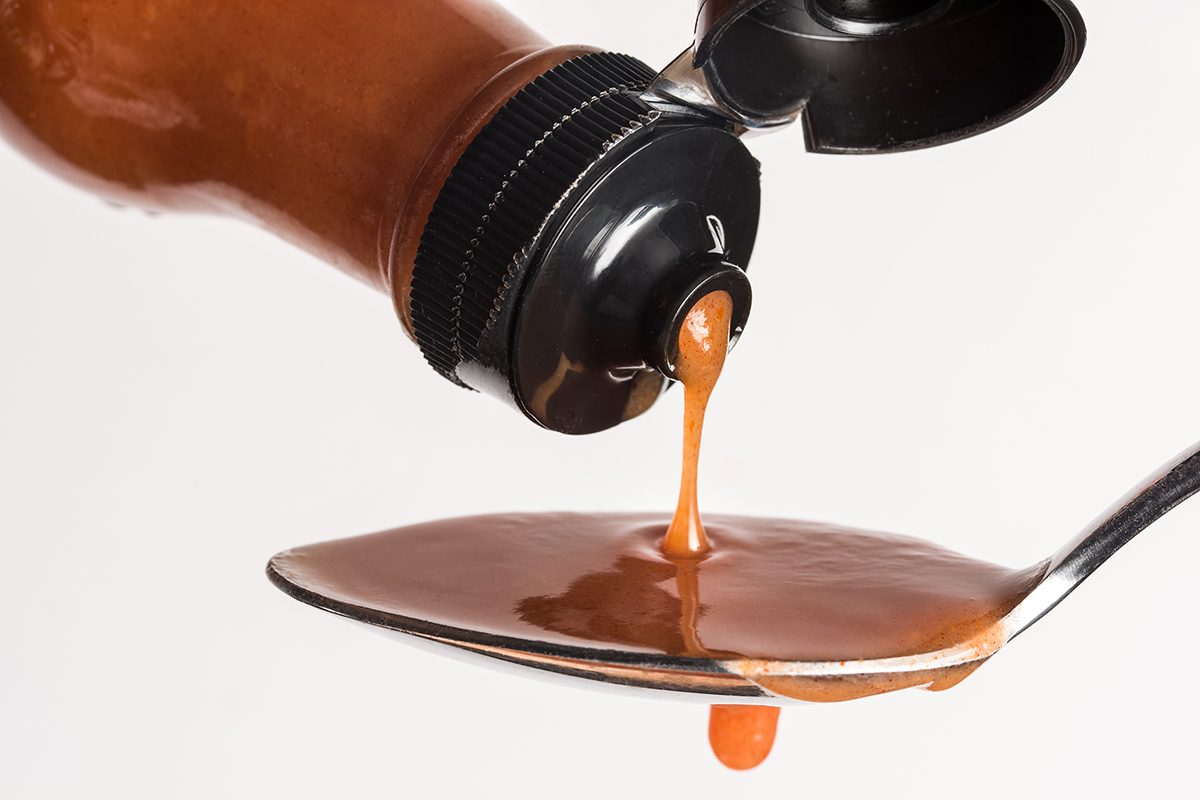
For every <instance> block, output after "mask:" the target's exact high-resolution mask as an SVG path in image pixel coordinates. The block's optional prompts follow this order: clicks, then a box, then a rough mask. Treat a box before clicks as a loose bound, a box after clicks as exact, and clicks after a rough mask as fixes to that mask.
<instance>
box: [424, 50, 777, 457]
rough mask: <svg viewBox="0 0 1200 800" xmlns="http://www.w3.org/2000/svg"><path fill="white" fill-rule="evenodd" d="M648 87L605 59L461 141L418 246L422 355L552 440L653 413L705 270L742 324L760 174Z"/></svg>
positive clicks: (559, 70)
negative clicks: (647, 98) (654, 99)
mask: <svg viewBox="0 0 1200 800" xmlns="http://www.w3.org/2000/svg"><path fill="white" fill-rule="evenodd" d="M653 77H654V71H653V70H651V69H650V68H648V67H647V66H646V65H644V64H642V63H641V62H639V61H636V60H634V59H632V58H629V57H627V56H620V55H616V54H611V53H600V54H592V55H587V56H582V57H580V58H577V59H573V60H571V61H568V62H566V63H564V64H561V65H559V66H558V67H555V68H554V69H552V70H551V71H550V72H548V73H546V74H545V75H542V76H541V77H539V78H537V79H536V80H534V81H533V82H532V83H531V84H530V85H529V86H527V87H525V88H524V89H523V90H522V91H521V92H519V93H518V94H517V95H516V96H514V97H513V99H512V100H510V101H509V102H508V103H507V104H506V105H505V106H504V107H503V108H502V109H501V110H500V111H499V112H498V113H497V114H496V116H495V117H494V118H493V119H492V120H491V121H490V122H489V123H488V124H487V125H486V126H485V127H484V128H483V129H482V130H481V131H480V133H479V134H478V135H477V137H476V138H475V140H474V141H473V142H472V143H471V144H470V145H469V146H468V148H467V149H466V151H465V152H464V155H463V156H462V157H461V159H460V161H459V163H458V164H457V165H456V166H455V168H454V170H453V171H452V172H451V175H450V177H449V178H448V179H447V181H446V183H445V185H444V187H443V188H442V190H441V192H440V194H439V197H438V198H437V201H436V203H435V205H434V209H433V211H432V213H431V214H430V217H429V220H428V222H427V224H426V228H425V230H424V232H423V234H422V237H421V241H420V243H419V246H418V252H417V258H416V263H415V265H414V270H413V281H412V293H411V296H410V306H411V309H412V318H413V328H414V333H415V335H416V338H417V342H418V343H419V344H420V346H421V350H422V352H423V353H424V355H425V358H426V359H427V360H428V361H429V363H430V364H431V365H432V366H433V367H434V368H435V369H436V370H437V371H438V372H440V373H441V374H443V375H444V376H446V377H447V378H449V379H450V380H452V381H454V382H455V383H457V384H459V385H462V386H466V387H468V388H472V389H476V390H479V391H483V392H486V393H488V394H491V395H493V396H496V397H498V398H501V399H503V400H506V401H507V402H509V403H511V404H513V405H515V406H516V407H517V408H519V409H520V410H521V411H522V412H523V413H525V414H526V415H527V416H528V417H529V418H531V419H533V420H534V421H536V422H537V423H538V424H540V425H542V426H544V427H546V428H549V429H551V430H555V431H561V432H563V433H572V434H578V433H591V432H595V431H600V430H604V429H606V428H610V427H612V426H614V425H617V424H619V423H620V422H622V421H624V420H627V419H630V418H631V417H633V416H636V415H637V414H639V413H641V412H642V411H644V410H646V409H647V408H648V407H649V406H650V405H651V404H652V403H653V402H654V400H655V399H656V398H657V397H658V395H659V394H660V393H661V392H662V390H663V388H664V387H665V385H666V384H667V382H668V375H670V374H671V367H670V358H669V357H668V356H665V355H664V353H663V350H662V348H661V347H660V342H661V341H662V334H663V330H664V326H666V327H669V326H670V325H671V324H673V323H674V321H675V320H676V319H681V316H680V315H681V314H682V313H686V311H687V309H688V308H690V304H689V305H686V307H685V306H684V304H685V303H688V298H689V297H690V296H691V292H692V290H693V289H694V288H695V287H696V286H697V285H698V284H699V283H700V282H702V281H703V280H713V278H712V275H711V274H710V273H714V271H715V272H716V273H720V274H721V275H724V276H725V277H724V278H722V279H721V281H718V282H721V283H722V285H726V284H727V285H729V286H731V287H733V291H732V292H731V293H733V294H736V298H735V300H736V302H735V320H737V324H738V325H739V330H740V326H741V325H744V322H745V317H746V314H748V312H749V286H748V283H747V282H746V281H745V276H744V274H743V273H742V269H743V268H744V266H745V264H746V263H747V262H748V260H749V257H750V253H751V251H752V249H753V244H754V238H755V234H756V232H757V226H758V209H759V176H758V162H757V161H755V160H754V158H753V157H752V156H750V154H749V152H748V151H747V150H746V148H745V147H744V146H743V145H742V144H741V143H740V142H739V141H738V139H737V137H736V136H735V135H734V134H733V132H732V131H731V130H729V129H728V126H727V124H726V123H725V122H724V121H722V120H718V119H713V118H711V117H707V116H700V115H697V114H693V113H690V112H688V111H686V110H680V111H671V112H666V111H660V110H655V109H653V108H651V107H650V106H649V105H647V104H646V102H644V101H643V100H642V99H641V97H640V95H641V94H642V92H643V91H644V89H645V87H646V86H647V84H648V83H649V81H650V80H651V79H652V78H653ZM714 265H715V266H714ZM730 271H733V273H731V272H730ZM734 273H736V274H734ZM731 274H732V275H733V277H732V279H731V278H730V275H731ZM743 289H744V290H743ZM681 309H682V310H681Z"/></svg>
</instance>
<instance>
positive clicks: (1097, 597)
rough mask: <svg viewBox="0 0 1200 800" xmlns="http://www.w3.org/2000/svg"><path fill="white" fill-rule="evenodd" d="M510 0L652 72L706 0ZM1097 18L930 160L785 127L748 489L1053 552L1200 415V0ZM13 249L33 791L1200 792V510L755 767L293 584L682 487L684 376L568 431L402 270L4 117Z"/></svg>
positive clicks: (8, 429) (3, 757)
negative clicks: (1033, 99)
mask: <svg viewBox="0 0 1200 800" xmlns="http://www.w3.org/2000/svg"><path fill="white" fill-rule="evenodd" d="M510 5H511V6H512V7H513V8H514V9H515V10H516V11H517V12H518V13H520V14H521V15H523V16H524V17H525V18H526V19H528V20H530V21H532V22H533V24H534V25H535V27H537V28H538V29H539V30H541V31H542V32H543V33H544V34H545V35H546V36H547V37H548V38H549V39H551V40H553V41H586V42H589V43H593V44H597V45H601V46H605V47H608V48H612V49H619V50H623V51H626V52H630V53H633V54H636V55H638V56H640V57H642V58H643V59H645V60H647V61H649V62H651V63H654V64H665V63H666V62H667V61H668V60H669V59H670V58H671V57H672V56H674V55H675V53H676V52H677V51H678V50H680V49H682V47H683V46H684V44H685V42H686V41H687V40H688V38H689V36H690V29H691V24H692V17H693V7H692V3H691V0H657V2H652V3H651V2H642V3H635V2H633V1H632V0H621V2H613V3H610V4H608V5H607V7H606V8H605V9H604V10H603V11H600V10H599V9H596V8H595V7H594V6H592V5H590V4H584V3H563V2H550V1H549V0H512V2H511V3H510ZM1080 5H1081V7H1082V11H1083V13H1084V15H1085V17H1086V19H1087V22H1088V25H1089V32H1090V44H1089V47H1088V51H1087V53H1086V55H1085V57H1084V60H1083V63H1082V64H1081V66H1080V67H1079V70H1078V72H1077V73H1076V75H1075V77H1074V78H1073V79H1072V80H1071V81H1070V82H1069V83H1068V84H1067V86H1066V87H1065V88H1064V89H1063V90H1062V91H1061V92H1060V93H1059V94H1058V95H1057V96H1055V97H1054V98H1053V99H1052V100H1051V101H1050V102H1049V103H1047V104H1046V105H1045V106H1043V107H1041V108H1039V109H1038V110H1036V111H1035V112H1034V113H1032V114H1030V115H1029V116H1027V117H1024V118H1022V119H1020V120H1019V121H1017V122H1016V123H1014V124H1012V125H1010V126H1008V127H1005V128H1003V129H1002V130H999V131H996V132H993V133H990V134H988V135H986V136H983V137H980V138H976V139H973V140H970V141H967V142H963V143H960V144H956V145H953V146H950V147H945V148H942V149H937V150H933V151H925V152H918V153H911V154H906V155H897V156H888V157H834V156H813V155H806V154H804V153H803V152H802V147H801V137H800V132H799V131H790V132H786V133H783V134H780V135H777V136H773V137H767V138H761V139H758V140H756V141H754V142H752V143H751V146H752V148H753V150H754V152H755V154H756V155H757V156H758V157H759V158H760V159H761V160H762V162H763V175H764V190H765V197H764V217H763V220H762V228H761V235H760V239H759V244H758V249H757V252H756V254H755V257H754V264H753V269H752V277H753V279H754V281H755V286H756V292H757V297H756V302H755V311H754V315H753V317H752V320H751V325H750V327H749V329H748V332H747V334H746V336H745V337H744V339H743V340H742V342H741V344H740V346H739V347H738V349H737V352H736V354H735V355H734V356H733V357H732V358H731V361H730V366H729V368H728V374H727V376H726V379H725V381H724V382H723V384H722V386H721V388H720V389H719V391H718V394H717V397H716V399H715V400H714V406H713V413H712V416H711V426H710V428H709V429H708V430H707V431H706V442H705V445H706V447H705V453H704V468H703V485H702V496H703V498H704V502H705V505H706V507H707V508H708V509H710V510H712V511H730V512H742V513H757V514H764V515H771V514H774V515H789V516H801V517H808V518H815V519H820V520H833V521H838V522H841V523H845V524H851V525H858V526H864V527H876V528H882V529H885V530H894V531H899V532H905V533H910V534H916V535H921V536H925V537H927V538H930V539H933V540H935V541H938V542H941V543H944V544H946V545H948V546H951V547H953V548H955V549H958V550H961V551H964V552H966V553H968V554H971V555H975V556H978V557H982V558H987V559H991V560H995V561H998V562H1001V563H1005V564H1011V565H1024V564H1028V563H1032V562H1033V561H1035V560H1038V559H1040V558H1041V557H1043V556H1045V555H1047V554H1049V553H1050V552H1051V551H1053V550H1054V549H1055V548H1057V547H1058V546H1059V544H1060V543H1062V542H1063V541H1064V540H1066V539H1067V538H1069V537H1070V536H1071V535H1073V534H1074V532H1075V531H1076V530H1077V529H1078V528H1079V527H1080V526H1082V525H1083V524H1084V523H1086V522H1087V521H1088V520H1089V519H1090V518H1091V517H1092V516H1093V515H1095V514H1096V513H1098V512H1099V511H1100V510H1102V509H1103V508H1104V507H1105V506H1107V505H1108V504H1109V502H1111V501H1112V500H1114V499H1115V498H1116V497H1117V496H1119V495H1120V494H1121V493H1123V492H1124V491H1125V490H1126V489H1127V488H1128V487H1129V486H1130V485H1132V484H1133V483H1135V482H1137V481H1138V480H1140V479H1141V478H1142V476H1143V475H1144V474H1146V473H1148V472H1149V471H1151V470H1152V469H1154V468H1155V467H1157V466H1158V465H1159V464H1160V463H1161V462H1163V461H1165V460H1166V459H1167V458H1169V457H1170V456H1172V455H1173V454H1175V453H1176V452H1177V451H1179V450H1181V449H1183V448H1184V447H1185V446H1187V445H1189V444H1190V443H1191V442H1192V440H1194V439H1196V438H1200V413H1198V410H1200V374H1198V371H1197V368H1196V367H1197V363H1196V362H1197V355H1196V354H1197V345H1198V344H1200V341H1198V338H1200V337H1198V335H1197V334H1198V330H1200V329H1198V327H1197V322H1196V307H1197V298H1198V297H1200V268H1198V267H1200V265H1198V264H1197V256H1196V247H1195V225H1196V205H1197V204H1196V185H1197V183H1198V182H1200V159H1198V156H1197V147H1196V141H1195V140H1196V131H1197V129H1198V127H1200V114H1198V112H1197V110H1196V102H1195V100H1196V86H1197V85H1198V84H1200V59H1198V58H1197V57H1196V54H1195V49H1196V45H1195V37H1194V31H1195V30H1196V29H1197V28H1198V27H1200V6H1198V5H1197V4H1194V3H1176V2H1172V3H1167V2H1164V0H1159V2H1157V3H1145V4H1131V3H1128V2H1116V0H1112V1H1111V2H1110V1H1106V0H1083V1H1082V2H1081V3H1080ZM855 220H869V221H870V224H867V225H865V226H863V225H861V224H856V223H855ZM0 266H2V268H0V535H2V537H3V539H2V540H0V541H2V542H3V554H2V555H0V574H2V576H3V578H2V580H0V636H2V639H0V795H2V796H4V797H13V798H26V797H30V798H33V797H120V798H130V797H146V798H161V797H196V798H214V797H250V796H259V797H284V796H287V797H294V798H310V797H311V798H317V797H338V798H342V797H354V798H360V797H361V798H372V797H386V798H395V797H411V796H422V795H424V796H432V795H433V793H434V792H435V791H436V792H438V796H454V795H456V794H457V795H459V796H463V795H465V793H466V792H474V793H488V794H489V795H491V796H517V795H520V796H523V797H561V796H573V797H605V796H609V797H611V796H628V797H635V796H650V795H651V794H652V793H653V794H656V795H659V796H670V795H674V794H687V795H696V796H709V795H711V796H714V797H715V796H718V795H727V794H728V793H731V792H745V793H749V792H752V791H753V792H763V791H768V790H771V789H774V790H777V791H779V792H783V793H786V794H782V795H778V796H791V795H792V794H793V793H795V794H801V795H806V796H816V795H819V794H824V795H828V794H830V793H836V794H837V796H841V797H873V796H881V795H883V794H885V793H886V794H895V795H899V796H905V797H908V796H912V797H916V796H920V797H940V796H945V797H949V796H960V795H967V796H977V797H1007V796H1020V797H1042V796H1045V797H1082V796H1093V797H1106V796H1112V797H1119V796H1133V795H1135V794H1136V795H1137V796H1180V795H1182V794H1184V793H1187V792H1189V791H1192V790H1194V787H1193V786H1192V785H1191V780H1192V776H1193V775H1194V768H1195V763H1194V760H1195V746H1196V738H1195V727H1194V724H1193V722H1192V719H1193V718H1194V717H1195V715H1196V714H1197V712H1198V711H1200V689H1197V685H1196V682H1195V681H1194V679H1193V671H1194V666H1195V664H1196V663H1197V658H1198V656H1200V645H1198V644H1197V638H1196V636H1195V634H1194V631H1195V622H1194V620H1195V616H1196V613H1197V611H1200V609H1198V608H1197V604H1196V597H1195V592H1194V589H1193V588H1192V585H1193V581H1194V575H1193V571H1194V569H1195V566H1196V564H1197V563H1200V536H1197V534H1198V533H1200V500H1198V501H1194V502H1193V503H1192V505H1191V506H1190V507H1186V506H1185V507H1184V508H1182V509H1180V510H1179V511H1177V512H1176V513H1175V514H1173V515H1172V516H1170V517H1168V518H1167V519H1165V520H1164V521H1163V522H1162V523H1160V524H1159V525H1157V526H1156V527H1155V528H1154V529H1153V531H1152V532H1150V533H1148V534H1147V535H1145V536H1143V537H1140V538H1139V539H1138V540H1137V541H1136V542H1135V543H1134V544H1133V545H1131V546H1130V547H1129V548H1128V549H1127V550H1126V551H1124V552H1122V553H1121V554H1120V555H1119V557H1117V558H1116V559H1115V560H1113V561H1112V562H1110V564H1109V565H1107V566H1106V567H1105V568H1104V569H1103V570H1101V571H1100V572H1099V573H1098V574H1097V575H1096V576H1095V577H1094V578H1092V579H1091V580H1090V581H1089V582H1088V583H1087V584H1086V585H1085V586H1084V587H1083V588H1082V589H1081V590H1080V591H1079V592H1078V593H1077V594H1076V595H1074V596H1073V597H1072V598H1071V599H1070V600H1068V601H1067V602H1066V603H1065V604H1064V605H1063V606H1062V607H1060V609H1059V610H1057V611H1055V612H1054V613H1053V614H1052V615H1051V616H1049V617H1047V618H1046V619H1045V620H1044V621H1043V622H1041V623H1039V624H1038V626H1037V627H1035V628H1034V629H1032V630H1031V631H1030V632H1029V633H1027V634H1026V635H1025V636H1023V637H1022V638H1021V639H1019V640H1018V641H1017V642H1015V643H1014V644H1013V645H1012V647H1011V648H1010V649H1008V650H1006V651H1005V652H1004V653H1002V654H1001V655H1000V656H998V657H997V658H995V659H994V660H993V661H992V662H991V663H990V664H989V665H987V666H986V667H985V668H984V669H983V670H981V671H980V672H979V673H978V674H977V675H976V676H975V677H974V678H973V679H971V680H969V681H967V682H966V683H965V684H963V685H962V686H960V687H959V688H957V689H955V690H953V691H951V692H947V693H943V694H929V693H926V692H917V691H913V692H907V693H901V694H898V695H895V696H888V697H883V698H878V699H874V700H867V701H861V702H855V703H849V704H841V705H831V706H806V707H795V708H792V709H790V710H788V711H785V713H784V715H783V718H782V721H781V730H780V735H779V739H778V742H777V745H776V752H775V753H774V754H773V755H772V757H771V758H770V760H769V761H768V762H767V763H766V764H765V765H764V766H763V767H761V768H760V769H758V770H757V771H755V772H753V773H749V774H736V773H732V772H728V771H726V770H725V769H724V768H722V767H720V766H719V765H718V764H717V763H716V762H715V760H714V759H713V758H712V757H711V756H710V755H709V753H708V752H707V745H706V739H705V723H706V713H707V712H706V709H705V708H704V707H703V706H701V705H691V704H686V703H670V702H654V701H653V698H639V697H623V696H610V695H606V694H600V693H594V692H589V691H583V690H580V689H576V688H567V687H561V686H547V685H543V684H541V683H539V682H537V681H534V680H527V679H522V678H520V677H515V676H512V675H509V674H504V673H492V672H489V671H486V670H480V669H478V668H476V667H471V666H467V665H464V664H459V663H458V662H455V661H453V660H450V659H445V658H441V657H438V656H435V655H431V654H426V653H423V652H420V651H417V650H414V649H410V648H406V647H404V646H401V645H399V644H397V643H395V642H393V641H390V640H387V639H385V638H383V637H378V636H373V635H371V634H369V633H368V632H366V631H365V630H363V629H360V628H357V627H355V626H353V625H350V624H347V623H346V622H344V621H342V620H339V619H336V618H335V617H333V616H330V615H326V614H322V613H320V612H318V611H316V610H313V609H311V608H308V607H306V606H302V605H300V604H298V603H296V602H294V601H292V600H289V599H287V598H286V597H285V596H284V595H282V594H280V593H279V592H278V591H276V590H275V589H273V588H272V587H271V586H270V585H269V584H268V583H267V581H266V579H265V578H264V576H263V565H264V563H265V561H266V559H267V558H268V557H269V556H270V555H271V554H272V553H274V552H276V551H277V550H281V549H284V548H286V547H289V546H292V545H296V544H301V543H305V542H310V541H314V540H320V539H327V538H335V537H339V536H344V535H351V534H356V533H362V532H367V531H372V530H377V529H382V528H388V527H393V526H396V525H400V524H404V523H408V522H413V521H417V520H423V519H430V518H435V517H440V516H447V515H455V514H463V513H469V512H482V511H499V510H520V509H549V508H562V509H655V508H657V509H668V508H669V507H670V504H671V503H672V502H673V492H674V489H675V485H676V480H677V472H676V469H677V454H678V450H679V438H678V437H679V434H678V428H679V424H680V414H679V409H678V403H679V400H680V396H679V395H677V394H675V395H673V396H671V397H668V398H666V399H665V400H664V401H663V402H662V403H661V404H660V406H659V407H658V408H656V409H655V410H654V411H653V412H652V413H650V414H648V415H646V416H645V417H643V418H641V419H639V420H637V421H635V422H633V423H630V424H627V425H625V426H623V427H622V428H620V429H619V430H615V431H612V432H610V433H606V434H602V435H598V436H594V437H589V438H584V439H571V438H566V437H561V436H557V435H553V434H548V433H543V432H540V431H538V430H536V429H535V428H534V427H533V426H532V425H530V424H529V423H527V422H525V421H523V420H522V419H521V418H519V417H518V416H517V415H516V414H514V413H513V412H511V411H509V410H508V409H506V408H504V407H502V406H501V405H500V404H498V403H496V402H494V401H491V400H488V399H485V398H481V397H479V396H474V395H471V394H468V393H466V392H463V391H460V390H458V389H455V388H454V387H452V386H451V385H449V384H448V383H446V382H444V381H442V380H441V379H440V378H438V377H436V376H435V375H434V374H433V373H432V372H430V371H429V370H428V368H427V367H426V366H425V365H424V363H423V362H422V360H421V358H420V356H419V354H418V352H417V351H416V349H415V348H413V347H411V346H410V345H409V343H408V342H407V341H406V340H405V338H404V336H403V335H402V333H401V331H400V328H399V324H398V322H397V321H396V320H395V319H394V316H393V314H392V312H391V309H390V307H389V304H388V302H387V301H386V300H385V299H384V298H383V297H382V296H381V295H376V294H374V293H373V292H372V291H370V290H368V289H365V288H363V287H362V286H360V285H358V284H356V283H355V282H353V281H352V280H349V279H347V278H345V277H343V276H342V275H340V274H339V273H336V272H335V271H333V270H331V269H329V268H327V267H325V266H323V265H320V264H318V263H317V262H315V261H314V260H313V259H311V258H309V257H307V256H305V255H303V254H301V253H299V252H297V251H295V250H293V249H291V248H289V247H288V246H286V245H283V244H280V243H279V242H277V241H276V240H274V239H273V238H271V237H270V236H268V235H266V234H263V233H261V232H259V231H257V230H254V229H252V228H251V227H249V226H245V225H242V224H240V223H235V222H229V221H224V220H219V219H208V218H178V217H176V218H172V217H165V218H150V217H147V216H145V215H143V214H141V213H139V212H133V211H118V210H114V209H112V208H109V207H107V206H105V205H103V204H102V203H100V202H99V201H97V200H95V199H93V198H91V197H89V196H86V195H84V194H82V193H80V192H78V191H76V190H74V189H71V188H69V187H67V186H65V185H63V184H61V183H59V182H57V181H56V180H54V179H52V178H50V177H48V176H47V175H46V174H44V173H42V172H39V171H38V170H37V169H36V168H34V167H33V166H31V165H29V164H27V163H25V162H24V161H22V160H21V159H20V158H18V157H17V156H16V155H15V154H14V153H13V152H12V151H10V150H8V149H6V148H5V147H3V146H0ZM743 796H744V795H743Z"/></svg>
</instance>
